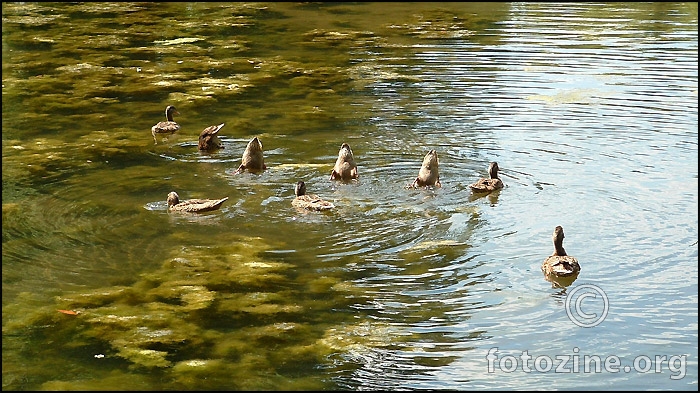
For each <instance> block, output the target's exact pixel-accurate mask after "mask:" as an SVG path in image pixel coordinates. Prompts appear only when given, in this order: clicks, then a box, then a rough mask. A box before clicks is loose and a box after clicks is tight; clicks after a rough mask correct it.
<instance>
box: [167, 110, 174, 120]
mask: <svg viewBox="0 0 700 393" xmlns="http://www.w3.org/2000/svg"><path fill="white" fill-rule="evenodd" d="M165 118H166V119H167V120H168V121H173V112H172V111H166V112H165Z"/></svg>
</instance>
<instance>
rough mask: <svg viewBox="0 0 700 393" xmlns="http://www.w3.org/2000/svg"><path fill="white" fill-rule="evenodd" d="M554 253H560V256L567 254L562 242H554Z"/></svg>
mask: <svg viewBox="0 0 700 393" xmlns="http://www.w3.org/2000/svg"><path fill="white" fill-rule="evenodd" d="M553 255H558V256H562V257H563V256H566V251H565V250H564V246H563V245H562V244H561V242H559V243H557V242H555V243H554V254H553Z"/></svg>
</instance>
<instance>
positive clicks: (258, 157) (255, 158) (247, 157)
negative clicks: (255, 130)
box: [234, 136, 267, 175]
mask: <svg viewBox="0 0 700 393" xmlns="http://www.w3.org/2000/svg"><path fill="white" fill-rule="evenodd" d="M265 169H267V166H266V165H265V159H264V157H263V145H262V142H260V139H258V137H257V136H256V137H255V138H253V139H252V140H251V141H250V142H248V146H246V148H245V151H244V152H243V157H242V158H241V165H240V166H239V167H238V169H236V172H234V175H235V174H238V173H241V172H243V171H246V170H247V171H249V172H253V173H257V172H262V171H264V170H265Z"/></svg>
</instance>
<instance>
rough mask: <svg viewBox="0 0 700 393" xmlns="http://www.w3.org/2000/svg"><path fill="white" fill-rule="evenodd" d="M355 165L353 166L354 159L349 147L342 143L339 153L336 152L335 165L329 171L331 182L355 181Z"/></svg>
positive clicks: (356, 175)
mask: <svg viewBox="0 0 700 393" xmlns="http://www.w3.org/2000/svg"><path fill="white" fill-rule="evenodd" d="M357 177H358V174H357V164H355V157H354V156H353V154H352V150H351V149H350V145H348V144H347V143H345V142H343V144H342V145H340V151H339V152H338V159H337V160H335V165H334V166H333V170H332V171H331V180H342V181H350V180H352V179H357Z"/></svg>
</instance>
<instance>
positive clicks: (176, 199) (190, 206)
mask: <svg viewBox="0 0 700 393" xmlns="http://www.w3.org/2000/svg"><path fill="white" fill-rule="evenodd" d="M226 200H228V197H225V198H222V199H188V200H185V201H181V200H180V196H179V195H177V192H175V191H171V192H170V193H168V211H176V212H187V213H202V212H208V211H212V210H218V209H219V208H220V207H221V205H222V204H223V203H224V202H226Z"/></svg>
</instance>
